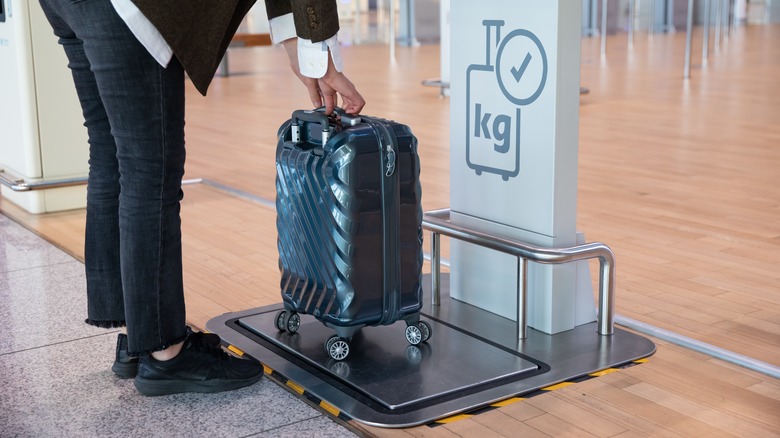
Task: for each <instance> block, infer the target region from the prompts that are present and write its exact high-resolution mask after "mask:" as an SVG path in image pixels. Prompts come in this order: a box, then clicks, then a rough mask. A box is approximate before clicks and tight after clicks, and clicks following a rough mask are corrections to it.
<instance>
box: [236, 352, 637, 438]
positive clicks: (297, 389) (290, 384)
mask: <svg viewBox="0 0 780 438" xmlns="http://www.w3.org/2000/svg"><path fill="white" fill-rule="evenodd" d="M226 348H227V349H228V350H229V351H230V352H231V353H233V354H235V355H237V356H239V357H242V356H244V355H245V353H244V352H243V351H241V350H240V349H238V348H236V347H235V346H233V345H227V346H226ZM647 361H648V359H647V358H643V359H637V360H635V361H632V362H629V363H627V364H624V365H622V366H619V367H616V368H607V369H604V370H601V371H596V372H594V373H590V374H588V375H585V376H582V377H579V378H577V379H573V380H568V381H565V382H560V383H556V384H555V385H550V386H546V387H544V388H541V389H538V390H536V391H533V392H530V393H528V394H523V396H522V397H510V398H507V399H504V400H501V401H498V402H496V403H492V404H490V405H488V406H484V407H481V408H477V409H474V410H473V411H469V412H465V413H461V414H456V415H452V416H450V417H445V418H440V419H438V420H435V421H433V422H431V423H428V427H437V426H442V425H445V424H449V423H454V422H456V421H460V420H465V419H467V418H471V417H473V416H475V415H479V414H482V413H485V412H490V411H492V410H494V409H498V408H501V407H504V406H508V405H511V404H514V403H517V402H521V401H523V400H527V399H529V398H532V397H536V396H537V395H541V394H545V393H548V392H550V391H555V390H556V389H561V388H566V387H567V386H571V385H574V384H577V383H580V382H584V381H586V380H590V379H594V378H596V377H601V376H605V375H607V374H611V373H614V372H616V371H620V370H623V369H626V368H630V367H633V366H636V365H639V364H643V363H645V362H647ZM261 364H262V365H263V372H264V373H265V374H266V375H267V376H268V377H269V378H272V379H274V380H276V381H277V382H279V383H280V384H282V386H285V387H287V388H288V389H289V390H290V391H292V392H294V393H296V394H298V395H299V396H301V397H303V398H304V399H306V400H308V401H309V402H310V403H312V404H313V405H314V406H318V407H319V408H320V409H322V410H323V411H324V412H327V413H328V414H330V415H331V416H333V417H335V418H337V419H339V420H341V421H344V422H348V421H350V420H352V417H350V416H349V415H347V414H345V413H344V412H342V411H340V410H339V409H338V408H337V407H335V406H333V405H332V404H330V403H328V402H327V401H325V400H322V399H321V398H319V397H317V396H315V395H314V394H312V393H310V392H309V391H307V390H306V388H304V387H303V386H301V385H299V384H298V383H295V382H294V381H292V380H290V379H288V378H287V377H285V376H284V375H282V374H280V373H278V372H277V371H275V370H273V369H271V367H269V366H268V365H266V364H263V363H261Z"/></svg>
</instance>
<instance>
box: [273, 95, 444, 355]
mask: <svg viewBox="0 0 780 438" xmlns="http://www.w3.org/2000/svg"><path fill="white" fill-rule="evenodd" d="M419 175H420V163H419V159H418V156H417V139H416V138H415V137H414V135H413V134H412V132H411V130H410V129H409V128H408V127H407V126H405V125H402V124H399V123H395V122H392V121H387V120H383V119H378V118H373V117H366V116H361V117H351V116H348V115H346V114H341V117H340V120H338V121H337V120H335V119H331V118H329V117H328V116H326V115H325V114H324V113H323V112H321V111H316V110H315V111H304V110H299V111H295V112H294V113H293V116H292V118H291V119H290V120H288V121H287V122H285V123H284V124H283V125H282V126H281V128H280V129H279V143H278V145H277V148H276V211H277V219H276V228H277V232H278V241H277V244H278V249H279V268H280V271H281V274H282V279H281V292H282V299H283V301H284V310H283V311H280V312H279V313H278V314H277V315H276V318H275V324H276V328H277V329H279V330H280V331H287V332H289V333H295V332H296V331H297V330H298V328H299V327H300V323H301V317H300V314H307V315H312V316H314V317H315V318H316V319H317V320H319V321H321V322H322V323H324V324H325V325H326V326H327V327H330V328H332V329H334V330H335V332H336V334H335V335H333V336H331V337H330V338H329V339H328V340H327V342H326V343H325V348H326V350H327V352H328V354H329V355H330V356H331V357H332V358H333V359H335V360H343V359H345V358H346V357H347V355H348V354H349V343H350V341H351V339H352V337H353V335H354V334H355V333H356V332H357V331H358V330H360V329H361V328H362V327H365V326H379V325H390V324H393V323H395V322H397V321H399V320H401V319H403V320H404V321H405V322H406V325H407V327H406V330H405V332H404V333H405V336H406V339H407V341H408V342H409V343H411V344H413V345H417V344H419V343H420V342H425V341H427V340H428V338H429V337H430V335H431V327H430V325H429V324H428V323H426V322H425V321H421V320H420V309H421V308H422V264H423V251H422V240H423V237H422V205H421V203H420V200H421V191H422V189H421V187H420V180H419Z"/></svg>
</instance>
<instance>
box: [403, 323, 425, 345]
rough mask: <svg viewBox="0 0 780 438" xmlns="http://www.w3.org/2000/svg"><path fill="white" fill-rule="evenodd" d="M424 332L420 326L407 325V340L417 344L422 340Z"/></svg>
mask: <svg viewBox="0 0 780 438" xmlns="http://www.w3.org/2000/svg"><path fill="white" fill-rule="evenodd" d="M422 338H423V334H422V331H420V328H419V327H418V326H416V325H409V326H406V340H407V341H409V343H410V344H412V345H417V344H419V343H420V342H422Z"/></svg>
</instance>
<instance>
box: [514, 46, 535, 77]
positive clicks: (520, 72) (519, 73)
mask: <svg viewBox="0 0 780 438" xmlns="http://www.w3.org/2000/svg"><path fill="white" fill-rule="evenodd" d="M530 62H531V54H530V53H526V54H525V59H524V60H523V63H522V64H521V65H520V68H517V67H512V76H514V78H515V80H516V81H517V82H520V79H521V78H522V77H523V73H525V69H527V68H528V64H529V63H530Z"/></svg>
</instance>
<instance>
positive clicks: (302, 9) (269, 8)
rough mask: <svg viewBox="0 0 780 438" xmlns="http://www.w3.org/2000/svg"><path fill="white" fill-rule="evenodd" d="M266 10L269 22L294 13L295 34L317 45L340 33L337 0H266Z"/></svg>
mask: <svg viewBox="0 0 780 438" xmlns="http://www.w3.org/2000/svg"><path fill="white" fill-rule="evenodd" d="M265 8H266V12H267V13H268V19H269V20H270V19H272V18H276V17H279V16H281V15H284V14H289V13H290V12H292V14H293V21H294V22H295V33H296V34H297V35H298V37H300V38H305V39H307V40H312V42H315V43H317V42H320V41H325V40H326V39H328V38H330V37H332V36H333V35H336V33H337V32H338V31H339V11H338V7H337V4H336V0H265Z"/></svg>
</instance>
